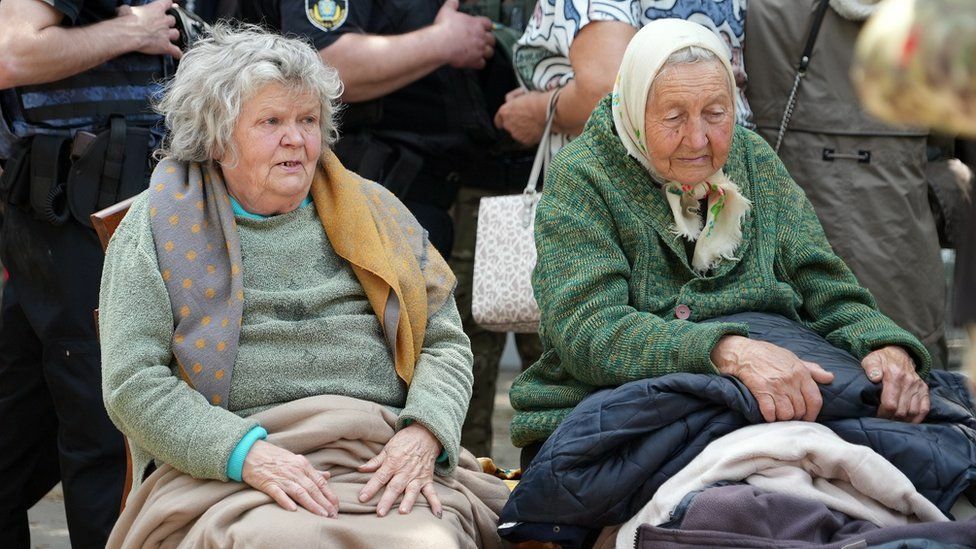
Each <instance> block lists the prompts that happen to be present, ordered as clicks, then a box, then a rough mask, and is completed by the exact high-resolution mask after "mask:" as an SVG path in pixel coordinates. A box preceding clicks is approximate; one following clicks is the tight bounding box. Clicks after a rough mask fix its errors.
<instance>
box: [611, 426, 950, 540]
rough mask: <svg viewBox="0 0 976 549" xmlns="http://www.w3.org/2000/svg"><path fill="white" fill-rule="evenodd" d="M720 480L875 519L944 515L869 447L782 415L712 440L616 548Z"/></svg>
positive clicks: (624, 531) (896, 521) (891, 521)
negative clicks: (781, 418)
mask: <svg viewBox="0 0 976 549" xmlns="http://www.w3.org/2000/svg"><path fill="white" fill-rule="evenodd" d="M724 480H733V481H739V480H743V481H745V482H746V483H748V484H751V485H753V486H755V487H756V488H758V489H760V490H763V491H765V492H774V493H783V494H790V495H791V496H792V497H802V498H807V499H810V500H814V501H817V502H820V503H821V504H822V505H823V506H825V507H826V508H829V509H832V510H834V511H841V512H843V513H844V514H846V515H848V516H850V517H853V518H855V519H862V520H866V521H869V522H871V523H873V524H875V525H877V526H897V525H902V524H907V523H909V522H925V521H943V522H944V521H947V520H949V519H948V518H946V516H945V515H944V514H942V512H941V511H939V509H938V507H936V506H935V505H934V504H933V503H932V502H930V501H929V500H927V499H925V498H924V497H923V496H922V495H921V494H919V493H918V491H917V490H916V489H915V487H914V486H913V485H912V483H911V481H910V480H908V478H907V477H905V475H904V474H902V472H901V471H899V470H898V469H896V468H895V466H894V465H892V464H891V463H889V462H888V461H887V460H885V459H884V458H883V457H881V456H880V455H878V454H877V453H876V452H874V451H873V450H871V449H870V448H868V447H866V446H857V445H854V444H851V443H849V442H844V441H843V440H841V438H840V437H838V436H837V435H836V434H834V432H833V431H831V430H830V429H828V428H826V427H824V426H823V425H820V424H817V423H809V422H801V421H785V422H780V423H769V424H760V425H752V426H749V427H744V428H742V429H739V430H738V431H734V432H732V433H730V434H728V435H725V436H724V437H722V438H720V439H718V440H716V441H715V442H712V443H711V444H709V445H708V447H706V448H705V450H704V451H703V452H702V453H701V454H700V455H699V456H698V457H697V458H695V460H694V461H692V462H691V463H689V464H688V465H687V466H686V467H685V468H684V469H682V470H681V471H680V472H678V474H676V475H675V476H673V477H671V478H670V479H669V480H668V481H667V482H665V483H664V484H662V485H661V487H660V488H659V489H658V491H657V493H655V494H654V497H653V498H652V499H651V501H650V502H648V504H647V505H645V506H644V508H643V509H641V510H640V512H638V513H637V514H636V515H634V516H633V517H632V518H631V519H630V520H628V521H627V522H626V523H624V525H623V527H622V528H621V530H620V533H619V534H618V537H617V548H618V549H629V548H631V547H633V544H634V543H633V542H634V536H635V535H636V534H637V528H638V527H639V526H640V525H641V524H651V525H654V526H657V525H660V524H663V523H665V522H666V521H668V520H669V518H671V516H672V514H673V512H674V510H675V508H676V507H678V505H679V504H680V503H681V501H682V499H683V498H684V497H685V495H686V494H689V493H691V492H695V491H699V490H702V489H703V488H705V487H707V486H709V485H711V484H714V483H715V482H719V481H724Z"/></svg>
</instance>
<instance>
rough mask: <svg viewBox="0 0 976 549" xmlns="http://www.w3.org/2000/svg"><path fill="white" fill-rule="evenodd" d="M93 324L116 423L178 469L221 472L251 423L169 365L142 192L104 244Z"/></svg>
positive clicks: (166, 312)
mask: <svg viewBox="0 0 976 549" xmlns="http://www.w3.org/2000/svg"><path fill="white" fill-rule="evenodd" d="M98 324H99V336H100V340H101V347H102V393H103V394H102V397H103V399H104V400H105V408H106V410H107V411H108V415H109V417H110V418H111V419H112V421H113V422H114V423H115V425H116V426H117V427H118V428H119V430H120V431H122V433H123V434H124V435H125V436H127V437H129V438H130V439H132V441H133V442H135V443H136V444H137V445H138V446H139V447H141V448H144V449H145V450H146V451H148V452H149V453H150V454H151V455H152V456H153V457H155V458H156V459H158V460H160V461H162V462H164V463H167V464H169V465H171V466H173V467H175V468H176V469H178V470H180V471H183V472H185V473H188V474H190V475H192V476H194V477H197V478H212V479H220V480H226V479H227V474H226V473H227V462H228V459H229V458H230V455H231V452H232V451H233V450H234V448H235V447H236V446H237V444H238V443H239V442H240V440H241V438H242V437H243V436H244V434H245V433H247V432H248V431H250V430H251V429H252V428H253V427H255V426H256V425H257V423H256V422H255V421H254V420H251V419H245V418H242V417H240V416H238V415H236V414H234V413H233V412H230V411H228V410H225V409H224V408H219V407H217V406H212V405H210V403H209V402H207V399H206V398H204V397H203V395H201V394H200V393H198V392H197V391H195V390H193V389H192V388H191V387H190V386H189V385H187V384H186V383H185V382H184V381H183V380H182V379H181V378H180V377H178V376H177V375H176V374H175V373H174V372H173V370H172V369H171V368H170V363H171V361H172V360H173V353H172V348H171V344H170V340H171V338H172V335H173V313H172V309H171V305H170V301H169V294H168V293H167V292H166V286H165V283H164V282H163V278H162V275H161V274H160V272H159V264H158V262H157V260H156V252H155V246H154V245H153V241H152V233H151V230H150V228H149V213H148V206H147V204H146V200H145V195H143V196H142V197H140V199H139V200H137V201H136V203H135V204H133V206H132V208H131V209H130V210H129V213H128V214H127V215H126V217H125V219H124V220H123V221H122V223H121V224H120V225H119V228H118V230H117V231H116V233H115V236H114V237H113V238H112V242H111V244H110V246H109V248H108V254H107V255H106V257H105V267H104V269H103V271H102V285H101V294H100V296H99V323H98Z"/></svg>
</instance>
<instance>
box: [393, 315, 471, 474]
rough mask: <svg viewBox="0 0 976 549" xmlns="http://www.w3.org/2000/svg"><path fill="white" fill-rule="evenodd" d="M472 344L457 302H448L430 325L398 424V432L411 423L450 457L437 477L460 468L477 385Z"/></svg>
mask: <svg viewBox="0 0 976 549" xmlns="http://www.w3.org/2000/svg"><path fill="white" fill-rule="evenodd" d="M472 360H473V359H472V355H471V343H470V341H469V340H468V336H466V335H465V334H464V330H463V329H462V328H461V315H460V314H458V310H457V304H456V303H455V301H454V297H453V296H451V297H449V298H448V300H447V301H446V302H444V305H443V306H442V307H441V309H440V310H439V311H437V313H435V314H434V315H433V316H432V317H431V318H430V321H429V322H428V324H427V332H426V334H425V335H424V348H423V350H422V351H421V353H420V359H419V360H418V361H417V367H416V368H415V369H414V374H413V380H412V381H411V382H410V389H409V391H408V392H407V405H406V406H405V407H404V408H403V411H402V412H401V413H400V417H399V418H398V419H397V429H398V430H399V429H401V428H403V427H405V426H406V425H409V424H410V423H413V422H416V423H420V424H421V425H423V426H424V427H426V428H427V429H428V430H429V431H430V432H431V433H433V435H434V436H435V437H437V440H438V441H440V443H441V446H443V447H444V450H445V451H446V452H447V461H445V462H443V463H438V464H437V472H438V473H440V474H442V475H444V474H449V473H450V472H451V471H453V470H454V468H455V467H457V462H458V453H459V451H460V447H461V424H462V423H464V416H465V415H466V414H467V412H468V402H469V401H470V400H471V384H472V383H473V381H474V378H473V375H472V372H471V365H472Z"/></svg>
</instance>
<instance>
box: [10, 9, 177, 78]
mask: <svg viewBox="0 0 976 549" xmlns="http://www.w3.org/2000/svg"><path fill="white" fill-rule="evenodd" d="M172 6H173V2H172V0H155V1H153V2H151V3H149V4H145V5H142V6H136V7H132V6H128V5H122V6H119V7H118V8H117V10H116V16H115V17H113V18H111V19H107V20H105V21H102V22H99V23H95V24H93V25H87V26H83V27H70V28H68V27H62V26H61V22H62V19H64V15H63V14H62V13H61V12H60V11H58V10H56V9H54V8H53V7H52V6H50V5H48V4H46V3H44V2H42V1H41V0H3V2H2V3H0V52H2V54H0V89H3V88H11V87H14V86H22V85H25V84H39V83H44V82H54V81H56V80H61V79H62V78H66V77H68V76H72V75H75V74H78V73H81V72H84V71H86V70H88V69H90V68H92V67H95V66H98V65H100V64H102V63H104V62H105V61H108V60H109V59H112V58H113V57H117V56H119V55H122V54H125V53H129V52H134V51H139V52H142V53H145V54H148V55H171V56H174V57H177V58H179V56H180V55H181V52H180V50H179V48H177V47H176V45H174V44H173V40H176V39H177V38H178V37H179V32H178V31H177V30H176V29H175V28H173V27H174V25H175V24H176V20H175V19H174V18H173V16H171V15H167V13H166V10H168V9H169V8H171V7H172Z"/></svg>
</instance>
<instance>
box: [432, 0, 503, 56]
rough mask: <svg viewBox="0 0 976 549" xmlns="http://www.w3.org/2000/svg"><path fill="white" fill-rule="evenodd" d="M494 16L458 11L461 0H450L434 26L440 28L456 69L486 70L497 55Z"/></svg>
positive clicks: (445, 3)
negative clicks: (486, 66) (459, 0)
mask: <svg viewBox="0 0 976 549" xmlns="http://www.w3.org/2000/svg"><path fill="white" fill-rule="evenodd" d="M491 26H492V25H491V19H488V18H487V17H473V16H471V15H468V14H466V13H461V12H459V11H458V0H447V1H446V2H444V5H443V6H441V9H440V10H438V12H437V17H436V18H435V19H434V27H435V28H437V29H440V31H441V38H440V40H438V42H439V44H438V45H440V46H441V47H443V48H445V52H446V55H447V57H448V61H447V63H448V64H450V65H451V66H452V67H454V68H456V69H483V68H484V67H485V64H486V62H487V61H486V60H487V59H488V58H489V57H491V56H492V55H494V54H495V35H493V34H492V33H491Z"/></svg>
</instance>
